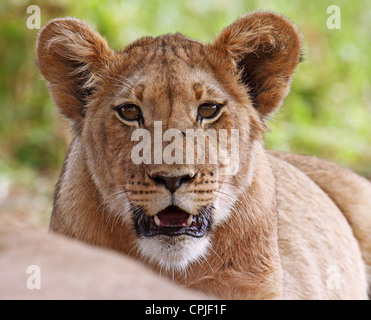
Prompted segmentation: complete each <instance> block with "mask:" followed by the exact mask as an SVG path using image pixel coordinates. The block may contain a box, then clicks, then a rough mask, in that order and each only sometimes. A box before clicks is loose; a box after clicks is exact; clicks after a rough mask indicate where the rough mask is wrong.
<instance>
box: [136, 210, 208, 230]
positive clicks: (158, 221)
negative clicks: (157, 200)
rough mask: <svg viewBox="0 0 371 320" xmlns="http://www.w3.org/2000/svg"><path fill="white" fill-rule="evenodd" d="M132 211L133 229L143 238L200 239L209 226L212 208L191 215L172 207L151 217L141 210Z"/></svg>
mask: <svg viewBox="0 0 371 320" xmlns="http://www.w3.org/2000/svg"><path fill="white" fill-rule="evenodd" d="M133 211H134V224H135V229H136V230H137V232H138V233H139V234H142V235H143V236H145V237H153V236H157V235H166V236H180V235H189V236H192V237H202V236H204V235H205V233H206V231H207V230H208V229H209V228H210V226H211V211H212V207H203V208H202V209H201V210H200V211H199V213H198V214H197V215H191V214H189V213H188V212H186V211H184V210H182V209H180V208H179V207H177V206H173V205H172V206H169V207H167V208H165V209H164V210H162V211H160V212H159V213H157V214H156V215H155V216H152V217H150V216H149V215H147V214H146V212H145V211H144V210H143V209H142V208H139V209H138V208H137V209H134V210H133Z"/></svg>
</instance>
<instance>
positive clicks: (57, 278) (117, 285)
mask: <svg viewBox="0 0 371 320" xmlns="http://www.w3.org/2000/svg"><path fill="white" fill-rule="evenodd" d="M30 266H37V267H39V268H40V289H37V288H36V289H29V288H28V287H27V283H28V282H27V281H28V279H29V278H31V280H32V279H33V275H34V274H35V271H34V269H32V270H31V271H30V270H29V273H27V269H28V268H29V267H30ZM0 282H1V286H0V299H10V300H12V299H21V300H24V299H48V300H49V299H151V300H152V299H167V300H170V299H207V297H206V296H204V295H201V294H200V293H196V292H194V291H192V290H186V289H183V288H179V287H178V286H176V285H174V284H172V283H171V282H170V281H168V280H167V279H164V278H162V279H160V278H159V277H158V276H157V275H156V274H154V273H153V272H152V271H151V270H149V269H147V268H145V267H144V266H143V265H140V264H139V263H137V262H136V261H134V260H132V259H130V258H128V257H123V256H122V255H119V254H117V253H115V252H113V251H110V250H102V249H99V248H94V247H92V246H88V245H85V244H82V243H79V242H77V241H73V240H70V239H67V238H65V237H62V236H60V235H56V234H50V233H49V234H48V233H46V232H45V230H39V229H35V228H30V227H27V226H9V225H7V226H0ZM29 282H30V284H32V283H34V281H29ZM31 288H32V287H31Z"/></svg>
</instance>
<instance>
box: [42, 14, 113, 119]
mask: <svg viewBox="0 0 371 320" xmlns="http://www.w3.org/2000/svg"><path fill="white" fill-rule="evenodd" d="M113 58H114V52H113V50H111V49H110V48H109V47H108V45H107V42H106V40H105V39H103V38H102V37H101V36H100V35H99V34H98V33H97V32H96V31H94V30H93V29H92V28H90V27H89V26H88V25H87V24H85V23H83V22H81V21H79V20H77V19H74V18H66V19H55V20H52V21H50V22H49V23H48V24H47V25H46V26H45V27H44V28H43V29H42V30H41V31H40V33H39V36H38V39H37V62H38V67H39V69H40V72H41V74H42V75H43V76H44V78H45V79H46V80H47V81H48V82H49V88H50V92H51V95H52V97H53V99H54V101H55V103H56V104H57V106H58V107H59V109H60V111H61V112H62V114H63V115H64V116H66V117H67V118H68V119H70V120H72V122H73V123H74V126H78V124H79V123H80V122H81V119H82V118H83V116H84V111H85V110H84V109H85V105H86V101H87V97H88V96H89V94H91V92H92V91H93V90H94V86H95V84H96V80H97V78H98V77H99V71H100V70H102V69H104V67H105V66H106V65H107V64H108V63H109V62H110V61H112V59H113Z"/></svg>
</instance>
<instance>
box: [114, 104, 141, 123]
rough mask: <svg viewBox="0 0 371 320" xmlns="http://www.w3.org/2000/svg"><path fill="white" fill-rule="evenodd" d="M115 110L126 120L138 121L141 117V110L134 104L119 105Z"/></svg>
mask: <svg viewBox="0 0 371 320" xmlns="http://www.w3.org/2000/svg"><path fill="white" fill-rule="evenodd" d="M115 110H116V111H117V113H118V115H119V116H120V117H121V118H122V119H124V120H126V121H139V120H140V119H141V117H142V111H141V110H140V108H139V107H138V106H136V105H135V104H124V105H120V106H118V107H116V108H115Z"/></svg>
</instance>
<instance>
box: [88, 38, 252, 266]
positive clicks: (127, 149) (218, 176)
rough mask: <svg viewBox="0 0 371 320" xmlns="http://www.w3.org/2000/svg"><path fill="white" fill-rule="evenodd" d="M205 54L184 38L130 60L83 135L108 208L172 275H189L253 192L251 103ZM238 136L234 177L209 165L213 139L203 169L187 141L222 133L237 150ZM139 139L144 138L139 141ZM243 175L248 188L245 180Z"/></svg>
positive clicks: (106, 87) (91, 111) (95, 104)
mask: <svg viewBox="0 0 371 320" xmlns="http://www.w3.org/2000/svg"><path fill="white" fill-rule="evenodd" d="M204 51H205V49H204V48H203V46H202V45H201V44H199V43H196V42H193V41H190V40H188V39H186V38H185V37H181V36H179V35H176V36H166V37H163V38H162V39H156V40H147V41H146V42H145V43H142V44H139V45H138V46H134V47H133V48H131V49H129V50H127V51H126V52H124V56H125V57H126V59H123V60H122V61H121V64H120V65H116V67H115V69H114V70H112V73H109V74H108V75H107V76H106V77H105V78H103V79H102V80H103V82H102V85H101V86H100V87H99V88H98V89H97V91H96V92H95V93H94V96H93V97H92V99H91V103H90V105H89V108H88V109H87V113H86V122H85V124H84V129H83V132H82V137H83V139H84V141H85V145H86V146H87V148H86V151H87V154H88V158H89V165H90V170H91V173H92V175H93V177H94V178H95V181H96V183H97V185H98V187H99V188H100V190H101V193H102V194H103V196H104V198H105V199H106V202H107V204H108V205H109V206H110V207H111V209H112V211H113V212H115V214H116V215H119V216H120V217H121V219H122V221H125V222H126V223H129V224H130V225H132V226H133V228H132V229H133V232H134V230H135V232H136V234H137V237H138V244H139V248H140V251H141V253H142V254H143V255H145V256H146V257H148V258H150V259H153V260H155V261H157V262H158V263H159V264H160V265H162V266H166V267H170V266H171V267H184V266H185V265H186V264H187V263H188V262H190V261H192V260H194V259H196V258H197V257H199V255H200V254H201V253H203V252H204V251H205V250H206V247H207V246H208V244H209V239H210V235H211V234H212V232H213V228H214V227H215V226H216V225H217V224H218V223H220V222H221V221H225V220H226V219H227V217H228V215H229V213H230V208H231V207H232V206H233V204H234V202H235V201H236V198H237V196H238V195H239V191H238V190H239V189H238V187H237V186H238V185H239V184H243V185H245V184H246V183H248V177H247V176H248V172H249V162H250V161H249V158H250V157H249V154H251V152H249V149H250V148H251V146H252V142H251V136H252V134H251V131H252V130H254V128H252V127H251V125H250V123H251V122H252V120H251V118H253V121H254V123H255V122H257V121H256V119H257V118H256V117H255V118H254V114H255V111H254V110H253V108H252V106H251V103H250V101H249V100H248V99H245V101H239V100H238V97H236V94H234V92H233V91H228V83H227V81H228V80H230V79H229V78H230V77H225V76H224V79H223V73H221V74H218V73H216V72H215V71H213V67H214V66H213V62H212V61H209V60H210V59H208V56H207V55H206V54H205V52H204ZM127 61H129V63H127ZM241 103H244V107H242V108H241ZM210 129H211V130H210ZM231 129H235V130H237V132H238V138H239V141H238V142H240V141H241V143H239V145H240V146H241V150H238V151H239V152H238V154H237V155H238V157H239V158H240V157H242V159H238V160H240V161H241V162H242V163H243V164H244V166H243V167H242V168H234V170H232V169H231V170H229V168H228V167H229V166H232V163H230V164H225V163H223V161H224V158H223V159H220V157H217V159H215V160H216V161H210V154H209V149H210V148H212V147H213V146H209V144H208V142H210V138H208V137H205V138H206V139H205V140H206V141H205V142H206V143H205V145H204V147H205V150H201V153H202V155H204V156H205V159H203V160H202V161H199V159H198V158H197V156H198V154H197V146H198V145H199V144H200V142H199V140H197V139H194V138H192V137H191V139H192V141H194V145H193V146H190V145H189V141H190V140H187V139H190V137H189V136H190V135H192V133H193V132H196V130H199V131H198V132H201V131H202V132H207V130H209V131H208V132H213V133H215V134H216V138H217V140H216V141H217V142H219V141H222V140H223V139H222V138H224V137H221V135H222V134H225V133H227V135H226V137H227V139H226V140H225V139H224V140H225V141H226V142H227V143H228V145H229V148H230V147H231V134H230V133H231ZM140 130H143V131H145V132H146V135H145V136H144V137H143V138H141V139H134V138H135V135H136V133H141V132H142V131H140ZM200 130H201V131H200ZM255 130H256V128H255ZM223 131H224V132H223ZM254 135H256V132H255V131H254ZM132 140H136V141H132ZM138 140H139V141H138ZM143 140H146V143H148V146H149V147H148V148H145V147H144V144H143ZM242 141H243V143H242ZM179 142H180V143H179ZM172 145H173V147H172ZM140 146H143V148H140ZM215 147H216V148H215V150H213V151H212V152H215V153H218V145H216V146H215ZM177 148H179V149H177ZM137 151H139V152H137ZM227 151H229V152H228V154H227V156H228V155H230V154H231V150H227ZM191 153H192V155H194V158H193V160H192V159H189V158H190V157H189V155H190V154H191ZM176 154H177V155H178V157H176ZM136 155H138V157H143V158H141V159H139V161H138V160H137V159H135V157H136ZM187 156H188V159H187ZM187 160H188V161H187ZM190 160H191V161H190ZM199 162H201V163H199ZM233 165H235V164H233ZM102 167H103V168H105V169H104V170H102V171H100V170H97V168H102ZM238 171H241V172H242V173H241V177H240V179H245V182H240V181H238V180H237V177H238V176H240V175H238V174H237V172H238ZM236 174H237V175H236Z"/></svg>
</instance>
